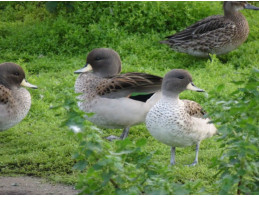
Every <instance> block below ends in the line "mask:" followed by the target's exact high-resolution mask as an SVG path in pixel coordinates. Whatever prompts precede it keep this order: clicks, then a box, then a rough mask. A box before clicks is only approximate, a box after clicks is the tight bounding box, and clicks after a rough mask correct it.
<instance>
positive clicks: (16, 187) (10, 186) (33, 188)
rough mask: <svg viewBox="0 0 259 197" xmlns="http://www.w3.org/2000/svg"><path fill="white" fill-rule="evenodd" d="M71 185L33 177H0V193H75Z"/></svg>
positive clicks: (76, 192)
mask: <svg viewBox="0 0 259 197" xmlns="http://www.w3.org/2000/svg"><path fill="white" fill-rule="evenodd" d="M78 193H79V191H77V190H75V189H74V188H73V186H67V185H62V184H51V183H47V182H46V180H45V179H41V178H35V177H25V176H23V177H0V195H76V194H78Z"/></svg>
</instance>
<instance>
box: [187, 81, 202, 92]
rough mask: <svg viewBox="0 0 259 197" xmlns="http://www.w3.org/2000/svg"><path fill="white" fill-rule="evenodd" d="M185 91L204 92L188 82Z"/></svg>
mask: <svg viewBox="0 0 259 197" xmlns="http://www.w3.org/2000/svg"><path fill="white" fill-rule="evenodd" d="M186 89H187V90H192V91H196V92H205V91H204V90H203V89H200V88H198V87H196V86H195V85H194V84H193V82H190V83H189V84H188V85H187V87H186Z"/></svg>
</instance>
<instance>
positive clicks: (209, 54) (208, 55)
mask: <svg viewBox="0 0 259 197" xmlns="http://www.w3.org/2000/svg"><path fill="white" fill-rule="evenodd" d="M208 56H209V59H210V62H212V58H211V56H210V54H208Z"/></svg>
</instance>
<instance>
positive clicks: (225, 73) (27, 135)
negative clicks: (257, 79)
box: [0, 2, 259, 194]
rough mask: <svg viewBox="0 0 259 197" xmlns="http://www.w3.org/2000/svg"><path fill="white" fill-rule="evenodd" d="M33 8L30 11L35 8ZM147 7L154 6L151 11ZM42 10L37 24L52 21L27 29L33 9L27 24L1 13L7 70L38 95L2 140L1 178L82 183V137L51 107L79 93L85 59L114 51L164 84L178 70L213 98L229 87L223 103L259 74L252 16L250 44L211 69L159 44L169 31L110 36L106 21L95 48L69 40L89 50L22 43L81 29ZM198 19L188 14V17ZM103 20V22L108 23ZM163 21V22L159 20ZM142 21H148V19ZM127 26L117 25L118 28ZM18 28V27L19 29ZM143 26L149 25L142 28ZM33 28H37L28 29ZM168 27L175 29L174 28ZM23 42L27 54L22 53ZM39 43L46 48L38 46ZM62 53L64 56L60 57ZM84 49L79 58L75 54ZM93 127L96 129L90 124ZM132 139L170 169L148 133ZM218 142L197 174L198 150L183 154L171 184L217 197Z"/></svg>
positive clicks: (135, 132) (136, 131)
mask: <svg viewBox="0 0 259 197" xmlns="http://www.w3.org/2000/svg"><path fill="white" fill-rule="evenodd" d="M190 3H191V2H190ZM192 3H193V2H192ZM115 4H116V3H115ZM170 4H173V2H171V3H168V5H170ZM193 4H194V3H193ZM207 4H209V3H208V2H203V3H200V4H198V5H199V6H200V7H199V6H197V7H190V8H189V9H192V8H193V9H194V11H195V10H196V11H197V10H199V8H205V7H206V5H207ZM214 4H216V3H214ZM28 5H31V3H29V4H28ZM32 5H33V4H32ZM76 5H77V4H76ZM109 5H110V4H109ZM134 5H135V6H136V5H137V3H134ZM148 5H152V3H150V4H148ZM162 5H163V6H162ZM162 5H160V6H161V7H160V8H161V9H162V8H164V10H165V7H166V6H165V5H167V4H166V3H164V4H162ZM152 6H153V7H152ZM152 6H151V8H152V9H153V10H154V9H155V7H156V6H154V5H152ZM185 6H188V3H185ZM115 7H116V6H115ZM43 8H44V7H43ZM43 8H41V9H40V10H39V15H40V16H38V15H37V17H43V16H44V17H45V18H46V19H45V20H44V22H43V23H42V24H41V23H40V22H39V21H37V17H36V19H35V21H33V22H32V23H29V22H28V21H27V22H26V20H25V22H20V18H22V17H25V16H26V17H28V18H29V17H33V16H35V15H36V14H35V12H34V9H33V6H32V8H31V12H30V11H25V10H24V13H26V14H22V13H23V12H22V11H21V10H20V11H19V12H18V11H17V13H19V15H18V16H20V18H19V17H18V16H17V17H18V19H14V18H12V17H11V16H8V17H9V18H8V17H7V14H6V13H5V12H8V11H10V10H12V9H11V8H10V7H9V8H8V9H9V10H8V9H6V10H1V11H0V16H5V17H6V20H4V21H3V22H0V27H3V26H5V27H8V28H6V29H3V30H2V31H1V30H0V36H1V39H0V41H1V43H3V45H2V47H1V46H0V50H1V53H0V62H15V63H18V64H20V65H21V66H22V67H23V68H24V69H25V71H26V73H27V79H28V81H29V82H30V83H32V84H35V85H37V86H38V88H39V89H38V90H29V91H30V93H31V95H32V106H31V109H30V112H29V113H28V115H27V117H26V118H25V119H24V120H23V121H22V122H21V123H19V124H18V125H16V126H15V127H13V128H11V129H9V130H7V131H4V132H0V175H1V176H9V175H18V174H25V175H30V176H39V177H45V178H47V179H49V180H51V181H54V182H62V183H66V184H76V183H77V179H78V175H79V174H80V172H78V171H75V170H72V167H73V165H74V164H75V161H74V160H73V159H72V155H73V154H74V153H75V152H76V151H77V148H78V146H79V139H78V137H77V135H76V134H72V132H71V131H70V130H69V128H67V127H65V126H61V125H62V123H63V122H64V121H65V120H66V117H67V114H66V113H67V111H66V110H65V109H64V108H52V107H55V106H59V105H62V104H63V103H64V99H65V98H66V97H67V96H68V95H70V93H71V92H73V87H74V82H75V79H76V77H77V76H76V75H74V74H73V71H75V70H76V69H79V68H81V67H82V66H83V65H84V64H85V58H86V54H87V53H88V52H89V51H90V50H91V49H93V48H97V47H111V48H113V49H114V50H116V51H117V52H118V53H119V54H120V55H121V59H122V72H123V73H125V72H146V73H150V74H155V75H159V76H164V75H165V74H166V73H167V72H168V71H170V70H171V69H174V68H182V69H186V70H188V71H189V72H190V73H191V74H192V76H193V81H194V83H195V85H196V86H198V87H200V88H202V89H204V90H206V91H207V92H208V94H209V93H210V92H211V91H216V90H217V87H218V86H220V85H221V84H225V87H224V89H222V90H221V91H220V92H218V98H219V100H220V98H222V97H225V96H227V95H231V92H233V91H234V90H236V89H237V88H238V87H237V86H236V85H234V84H232V83H231V81H233V80H241V79H242V75H241V74H242V73H249V72H250V71H251V69H252V68H254V67H255V68H258V67H259V66H258V62H259V42H258V39H259V29H258V21H259V15H258V14H257V13H254V12H253V11H251V13H250V11H244V12H243V13H244V14H245V15H246V16H247V19H248V21H249V25H250V35H249V38H248V40H247V41H246V42H245V43H244V44H243V45H242V46H240V47H239V48H238V49H237V50H235V51H233V52H231V53H229V54H227V55H224V56H221V57H213V61H212V62H210V61H209V60H207V59H199V58H195V57H192V56H189V55H186V54H181V53H176V52H174V51H172V50H171V49H169V48H168V47H167V46H165V45H161V44H159V43H158V41H159V40H161V39H163V37H164V36H166V35H170V34H171V33H172V32H173V31H174V30H173V28H172V29H171V28H169V27H168V29H167V30H166V31H161V32H160V31H157V30H156V29H155V30H154V29H152V28H149V29H145V28H144V29H142V28H139V29H138V32H136V33H134V32H130V31H129V29H130V27H128V26H126V27H125V28H123V27H122V28H121V29H120V27H119V26H116V27H114V29H110V30H109V31H108V30H107V29H108V28H109V25H110V23H111V24H112V22H109V24H108V25H107V27H106V26H105V25H104V22H103V21H98V22H97V23H92V24H91V25H90V26H89V28H90V31H92V32H90V34H91V35H92V34H94V33H96V32H98V28H99V27H102V29H100V34H98V36H100V38H99V40H98V39H97V38H98V36H95V37H93V40H92V42H91V40H87V39H86V38H87V36H88V35H85V38H83V35H84V34H83V33H84V32H83V33H82V32H80V31H81V30H78V31H79V32H74V34H73V33H71V32H70V33H71V34H69V35H70V36H72V35H74V36H75V37H74V38H69V39H70V41H75V40H78V39H79V40H78V42H82V43H78V46H74V45H70V43H69V42H67V43H65V44H67V46H65V44H64V43H60V41H59V42H56V43H51V42H52V41H51V40H48V38H47V37H48V36H47V35H46V40H43V41H42V43H40V42H39V41H38V40H37V38H36V37H32V38H31V39H32V42H31V43H30V41H29V40H23V39H24V38H25V37H24V36H23V35H27V36H30V35H32V33H33V32H36V33H38V34H40V33H41V31H40V30H39V29H37V28H39V27H44V26H46V28H47V29H49V30H51V29H52V28H54V29H53V31H54V33H53V32H50V33H51V34H53V35H54V34H55V31H56V32H58V30H59V31H61V29H62V27H64V31H67V30H68V29H66V28H67V27H68V28H69V27H72V30H76V29H77V28H78V26H76V22H77V21H76V17H74V18H72V19H73V20H74V22H75V24H72V23H71V22H70V21H69V18H65V17H64V15H62V14H60V15H59V16H49V15H50V14H49V13H47V12H46V11H45V9H43ZM126 8H127V6H126V5H124V9H126ZM166 8H167V7H166ZM169 8H170V6H168V8H167V9H168V10H170V9H169ZM114 9H115V8H114ZM143 9H144V8H143ZM145 9H146V8H145ZM209 9H211V10H210V11H212V12H213V13H215V14H217V13H222V12H221V11H220V9H221V6H220V5H219V4H217V6H216V7H215V8H211V7H209ZM139 10H141V8H139V9H137V11H139ZM194 11H192V10H189V11H188V14H189V13H193V12H194ZM208 12H209V11H206V12H205V14H204V13H202V12H199V13H198V16H199V17H200V18H202V17H205V16H207V15H209V14H207V15H206V13H208ZM252 12H253V13H252ZM144 13H146V12H144ZM160 14H161V13H160ZM151 15H152V14H151ZM138 16H139V15H138ZM198 16H192V15H188V16H187V18H186V21H185V20H184V19H185V18H183V19H182V23H181V24H182V27H184V26H186V25H188V24H191V23H192V22H195V21H196V20H198V19H200V18H198ZM26 17H25V18H26ZM147 17H149V16H147ZM152 17H154V16H153V15H152V16H150V18H151V19H152ZM160 17H161V18H167V16H166V15H163V16H162V15H160ZM101 18H102V20H104V19H103V17H101ZM47 19H48V20H47ZM131 19H132V18H131ZM156 19H157V20H159V17H157V18H156ZM78 20H79V19H78ZM109 20H111V18H109ZM121 20H122V19H121ZM132 20H133V19H132ZM141 20H144V17H143V18H141ZM174 20H175V19H174ZM50 21H52V22H53V21H54V22H56V23H55V24H56V25H58V24H60V27H53V26H52V24H51V23H50ZM139 21H140V19H139ZM139 21H138V22H139ZM72 22H73V21H72ZM121 22H122V21H118V23H121ZM150 23H152V22H150ZM15 24H18V25H19V26H15ZM66 25H67V27H66ZM102 25H103V26H102ZM143 25H145V24H144V23H143ZM28 26H29V27H31V28H30V29H26V28H27V27H28ZM98 26H99V27H98ZM161 26H162V25H161ZM169 26H172V24H170V25H169ZM65 27H66V28H65ZM17 28H18V29H19V28H20V30H19V31H17V32H16V30H17ZM95 28H97V29H95ZM180 28H181V27H180ZM106 31H108V33H109V34H108V35H104V36H103V37H102V35H101V34H102V33H103V32H106ZM7 32H9V33H10V35H8V34H7ZM45 33H47V32H45ZM88 33H89V32H88ZM77 34H78V35H77ZM15 36H18V37H17V38H16V40H15V39H14V37H15ZM81 36H82V37H81ZM42 37H44V35H42ZM26 39H27V38H26ZM80 39H82V40H80ZM53 40H55V38H53ZM85 40H87V41H86V42H87V43H90V45H89V46H87V47H83V46H85V44H83V42H84V41H85ZM20 41H21V45H22V46H20V45H19V42H20ZM36 43H38V45H39V46H36V45H35V44H36ZM59 44H60V45H59ZM8 45H10V47H9V48H8V47H7V46H8ZM33 45H35V46H33ZM59 46H60V48H61V52H58V49H59V48H58V47H59ZM79 46H80V47H79ZM39 49H40V51H38V50H39ZM70 49H71V50H70ZM77 49H78V53H77V52H76V51H77ZM48 50H49V51H48ZM242 80H245V79H242ZM181 98H184V99H190V100H194V101H197V102H199V103H200V104H201V105H202V106H203V107H204V108H205V110H206V111H207V112H208V113H210V110H211V109H212V108H211V107H210V105H209V102H208V99H209V98H210V97H209V96H208V95H206V94H203V93H195V92H190V91H186V92H184V93H182V94H181ZM88 125H89V126H91V125H92V124H91V123H88ZM85 132H87V131H85ZM120 133H121V130H108V129H107V130H103V134H102V136H103V137H105V136H108V135H110V134H113V135H119V134H120ZM129 138H130V139H131V140H133V141H137V140H138V139H141V138H146V139H147V140H148V143H147V145H146V146H145V147H144V149H145V150H144V151H146V152H152V151H154V150H159V154H155V155H153V158H152V160H151V162H155V161H158V162H159V163H160V165H161V167H165V166H168V167H169V162H170V148H169V147H168V146H166V145H164V144H161V143H159V142H158V141H156V140H155V139H154V138H153V137H152V136H150V134H149V132H148V131H147V129H146V128H145V126H144V125H138V126H134V127H132V128H131V129H130V135H129ZM216 138H217V137H213V138H211V139H207V140H204V141H203V142H202V143H201V148H200V154H199V165H197V166H196V167H186V166H184V165H185V164H190V163H192V161H193V159H194V155H195V151H194V147H187V148H177V149H176V162H177V164H176V165H175V166H173V167H169V168H170V169H171V171H170V174H168V176H172V177H174V180H176V181H178V182H182V183H184V182H186V181H190V180H193V181H197V180H198V181H201V183H202V186H203V187H204V188H205V191H206V192H207V193H209V194H217V192H218V188H217V187H215V182H216V180H215V178H214V177H213V175H215V173H216V172H217V170H216V169H212V168H209V166H210V164H211V160H212V158H213V157H219V155H220V152H221V149H220V144H219V142H217V141H216ZM111 143H114V142H111Z"/></svg>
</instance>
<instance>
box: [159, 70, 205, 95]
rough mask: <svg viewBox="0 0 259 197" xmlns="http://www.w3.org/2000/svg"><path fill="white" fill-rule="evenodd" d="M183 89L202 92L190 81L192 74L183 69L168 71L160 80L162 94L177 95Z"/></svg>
mask: <svg viewBox="0 0 259 197" xmlns="http://www.w3.org/2000/svg"><path fill="white" fill-rule="evenodd" d="M184 90H192V91H196V92H204V90H202V89H200V88H198V87H196V86H195V85H194V84H193V82H192V76H191V75H190V74H189V72H187V71H186V70H183V69H173V70H171V71H170V72H168V73H167V74H166V75H165V77H164V79H163V82H162V93H163V95H168V96H170V95H178V94H180V93H181V92H182V91H184Z"/></svg>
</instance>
